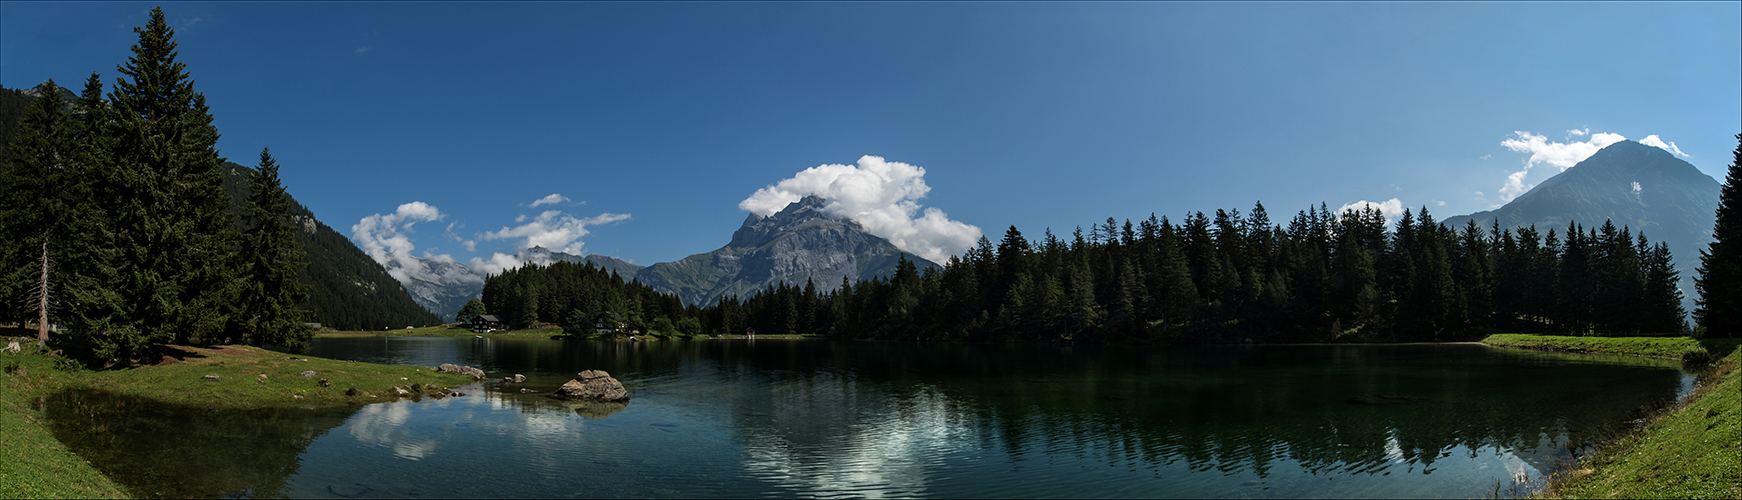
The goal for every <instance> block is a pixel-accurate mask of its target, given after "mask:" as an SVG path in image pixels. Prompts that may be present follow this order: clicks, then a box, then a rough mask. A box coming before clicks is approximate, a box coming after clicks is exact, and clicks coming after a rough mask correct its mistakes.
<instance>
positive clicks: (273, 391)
mask: <svg viewBox="0 0 1742 500" xmlns="http://www.w3.org/2000/svg"><path fill="white" fill-rule="evenodd" d="M10 340H14V339H10V338H0V345H4V344H5V343H6V342H8V341H10ZM17 340H19V343H20V344H22V345H24V346H25V351H24V352H23V353H17V354H14V353H0V432H3V434H0V498H83V497H96V498H124V497H128V496H133V495H129V494H128V493H127V492H126V491H124V490H123V489H122V487H121V486H120V485H118V484H117V483H115V482H114V481H112V480H110V479H109V478H108V477H105V476H104V475H103V474H101V473H100V472H98V471H97V470H96V469H95V468H93V467H92V466H91V465H90V463H89V462H87V461H85V460H84V459H83V458H81V457H80V456H78V455H77V454H75V453H73V452H72V451H70V450H69V449H68V448H67V447H66V446H65V445H63V444H62V443H61V442H60V441H59V440H57V439H56V438H55V436H54V434H53V433H52V432H51V431H50V430H49V424H48V422H47V420H46V416H45V411H46V408H45V405H46V400H47V399H48V398H50V397H51V396H53V395H55V394H58V393H61V392H63V391H103V392H107V393H112V394H117V395H123V396H132V397H139V398H146V399H151V400H154V401H159V402H163V403H167V404H174V405H182V406H191V407H196V408H205V409H214V410H229V409H258V408H285V407H322V406H345V405H360V404H366V403H371V402H378V401H388V400H392V399H394V398H396V397H399V396H398V392H397V391H396V390H395V388H396V387H398V388H406V389H414V387H412V386H413V384H416V387H415V389H418V390H420V391H422V393H427V394H431V395H433V394H438V393H439V394H446V393H447V390H446V388H449V387H453V386H457V385H460V384H464V383H467V382H470V381H472V378H471V377H469V376H464V375H456V374H449V373H437V372H434V371H431V370H429V369H428V368H423V367H415V366H392V365H377V364H370V363H355V362H347V361H338V360H331V359H323V358H312V357H307V356H291V355H288V354H284V353H280V352H274V351H268V350H265V349H260V348H255V347H245V346H227V347H215V348H197V347H182V346H166V347H162V348H160V349H159V350H158V352H157V356H158V357H159V359H158V363H156V364H152V365H146V366H141V367H137V368H128V369H118V370H102V371H93V370H87V369H83V368H79V367H76V366H70V365H67V364H64V363H59V362H57V358H54V357H51V356H47V355H44V354H40V353H38V352H36V349H35V348H34V343H35V340H34V339H17ZM305 371H314V372H316V373H317V374H316V375H315V376H312V377H303V376H301V375H300V373H302V372H305ZM207 375H215V376H216V377H217V378H215V379H211V378H206V376H207ZM321 379H326V380H327V381H328V383H329V384H330V385H324V384H322V383H321Z"/></svg>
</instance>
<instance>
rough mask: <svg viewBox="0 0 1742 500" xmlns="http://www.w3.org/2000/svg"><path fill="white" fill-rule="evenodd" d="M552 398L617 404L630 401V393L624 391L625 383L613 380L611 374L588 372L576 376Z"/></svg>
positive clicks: (596, 371) (552, 395) (553, 394)
mask: <svg viewBox="0 0 1742 500" xmlns="http://www.w3.org/2000/svg"><path fill="white" fill-rule="evenodd" d="M550 397H553V398H557V399H565V400H570V401H593V402H600V403H615V402H625V401H629V391H627V390H625V389H623V383H622V382H618V381H617V379H615V378H611V374H609V373H605V372H604V371H603V370H587V371H584V372H581V373H580V374H578V375H575V379H574V380H570V381H568V383H565V384H563V386H562V387H561V388H558V389H557V390H556V392H555V393H552V394H551V396H550Z"/></svg>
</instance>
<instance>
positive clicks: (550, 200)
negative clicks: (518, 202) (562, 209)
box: [528, 193, 569, 208]
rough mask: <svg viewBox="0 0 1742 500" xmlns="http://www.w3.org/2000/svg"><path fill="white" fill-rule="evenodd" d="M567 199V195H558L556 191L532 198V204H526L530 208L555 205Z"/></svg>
mask: <svg viewBox="0 0 1742 500" xmlns="http://www.w3.org/2000/svg"><path fill="white" fill-rule="evenodd" d="M568 201H569V197H567V196H563V195H560V194H557V193H551V194H550V196H546V197H543V198H539V199H537V200H533V201H532V204H531V205H528V206H530V207H532V208H538V207H539V206H540V205H555V204H558V203H565V202H568Z"/></svg>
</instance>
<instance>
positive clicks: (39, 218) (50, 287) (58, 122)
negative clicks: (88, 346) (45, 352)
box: [0, 80, 84, 340]
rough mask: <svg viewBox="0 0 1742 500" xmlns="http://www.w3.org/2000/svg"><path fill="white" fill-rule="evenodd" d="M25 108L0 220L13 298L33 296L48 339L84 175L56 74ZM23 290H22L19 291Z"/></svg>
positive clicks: (33, 313)
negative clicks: (6, 243) (55, 79)
mask: <svg viewBox="0 0 1742 500" xmlns="http://www.w3.org/2000/svg"><path fill="white" fill-rule="evenodd" d="M37 89H39V90H41V91H42V95H41V96H40V97H38V98H37V99H36V100H35V101H34V102H33V103H31V106H30V108H29V109H28V110H27V111H26V112H25V113H26V114H25V117H24V120H23V123H21V124H20V128H21V130H20V134H19V135H18V137H17V139H15V140H14V141H13V143H12V144H11V146H10V148H11V151H10V154H8V155H7V163H6V165H5V166H4V169H3V170H0V224H3V225H4V233H3V236H0V237H3V238H5V239H6V240H7V242H8V249H9V250H10V251H9V252H7V257H8V259H7V260H8V261H7V262H6V267H5V268H6V269H7V270H10V271H12V272H11V273H10V275H9V276H7V277H6V281H7V282H8V284H11V285H13V286H14V287H16V288H15V292H14V293H13V294H8V295H10V296H11V297H9V298H12V299H13V300H17V299H20V298H24V299H27V300H26V301H25V302H24V303H25V304H26V307H25V308H26V310H28V311H29V313H30V314H29V316H30V318H31V319H33V320H35V321H36V324H37V339H38V340H48V325H49V322H50V321H51V318H50V314H51V310H52V309H54V307H55V303H56V299H57V298H58V295H59V290H58V289H61V288H64V286H63V281H62V280H61V273H60V269H58V268H57V264H59V262H61V261H62V260H64V256H63V255H62V254H63V250H64V249H65V247H66V246H67V241H66V240H67V238H68V237H69V236H71V233H72V232H71V231H69V226H70V225H71V224H72V223H73V214H72V211H73V210H74V208H75V206H76V204H77V203H78V198H79V194H80V193H78V192H77V191H78V189H79V188H80V187H81V184H82V179H83V178H84V176H83V175H82V172H81V170H82V169H81V168H79V164H78V158H77V155H76V153H75V147H74V145H73V137H72V136H73V128H74V122H73V120H71V119H70V117H69V116H68V115H67V113H66V110H65V109H64V107H65V105H66V102H65V101H63V100H61V95H60V87H59V86H56V85H55V83H54V80H49V81H48V82H46V83H44V84H42V85H41V86H39V87H37ZM20 291H21V292H23V293H22V296H20V295H18V294H17V293H16V292H20Z"/></svg>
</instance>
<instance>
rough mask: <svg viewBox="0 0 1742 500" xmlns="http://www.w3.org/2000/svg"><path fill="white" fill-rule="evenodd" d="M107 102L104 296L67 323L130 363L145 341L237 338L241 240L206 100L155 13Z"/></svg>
mask: <svg viewBox="0 0 1742 500" xmlns="http://www.w3.org/2000/svg"><path fill="white" fill-rule="evenodd" d="M134 32H135V33H138V35H139V42H138V43H137V44H136V45H134V46H133V47H132V51H133V56H132V57H131V58H129V59H128V61H127V64H126V65H124V66H120V67H119V69H120V71H121V74H122V75H124V76H125V77H126V78H122V79H118V80H117V81H116V87H115V89H114V91H112V92H110V94H109V104H110V106H111V108H112V110H111V113H112V114H111V116H110V118H111V119H112V122H113V129H112V130H113V132H112V133H113V134H114V143H113V145H112V157H111V158H110V160H111V161H113V163H114V164H113V166H112V167H111V168H106V169H103V172H101V174H102V175H99V176H98V177H97V181H98V187H97V190H96V191H97V192H96V196H97V197H98V198H99V199H103V200H104V201H105V208H106V217H105V219H104V221H103V223H104V225H105V226H106V230H105V231H103V233H104V238H105V241H103V242H102V243H103V246H104V251H103V252H100V253H97V254H96V259H95V262H93V264H92V265H93V266H95V267H96V268H98V269H99V270H100V271H101V272H102V273H103V274H104V276H103V277H102V279H100V280H96V281H98V282H100V283H101V285H102V289H101V290H94V291H92V293H91V298H90V300H86V301H82V307H85V308H86V309H87V310H86V311H84V313H83V314H81V315H79V317H77V318H74V321H75V322H76V323H78V324H77V325H76V326H77V327H78V328H79V330H81V331H82V332H85V333H87V334H88V335H89V338H90V339H91V340H92V346H93V352H92V354H93V355H94V357H95V358H96V359H97V360H98V361H99V362H101V363H104V364H126V363H130V362H131V360H132V358H134V357H136V356H137V355H138V354H139V353H140V352H141V351H142V350H144V348H145V347H146V346H147V345H148V344H149V343H152V342H165V343H170V342H173V343H196V344H198V343H211V342H215V341H218V340H220V339H222V338H225V337H227V336H229V335H233V334H234V332H226V331H225V329H226V327H227V326H230V325H229V323H230V321H229V318H228V317H227V314H226V312H227V311H229V310H231V309H232V305H233V304H234V302H235V299H234V298H235V295H236V288H237V287H236V281H235V280H234V279H233V276H234V268H233V266H232V265H231V263H232V262H234V260H235V259H234V257H233V253H234V251H235V248H234V246H235V240H236V235H235V231H234V229H232V227H231V225H232V216H231V213H230V212H229V209H230V208H231V200H230V197H229V195H228V194H226V193H225V192H224V190H223V185H222V181H223V179H222V172H221V171H220V168H221V166H220V165H221V163H222V158H219V157H218V152H217V150H216V148H215V147H216V144H217V140H218V132H217V129H216V128H215V127H213V126H212V115H211V113H210V110H209V109H208V107H207V106H206V100H205V96H204V95H201V94H199V93H198V92H195V91H194V88H193V80H192V79H191V78H189V76H188V73H187V72H186V65H185V64H183V63H181V62H178V61H177V60H176V55H177V53H176V43H175V41H174V40H173V38H174V35H175V31H174V30H172V29H170V27H169V24H168V23H167V22H165V21H164V15H163V10H162V9H161V8H154V9H152V11H151V20H150V21H149V22H147V23H146V25H145V26H144V27H143V28H134Z"/></svg>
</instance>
